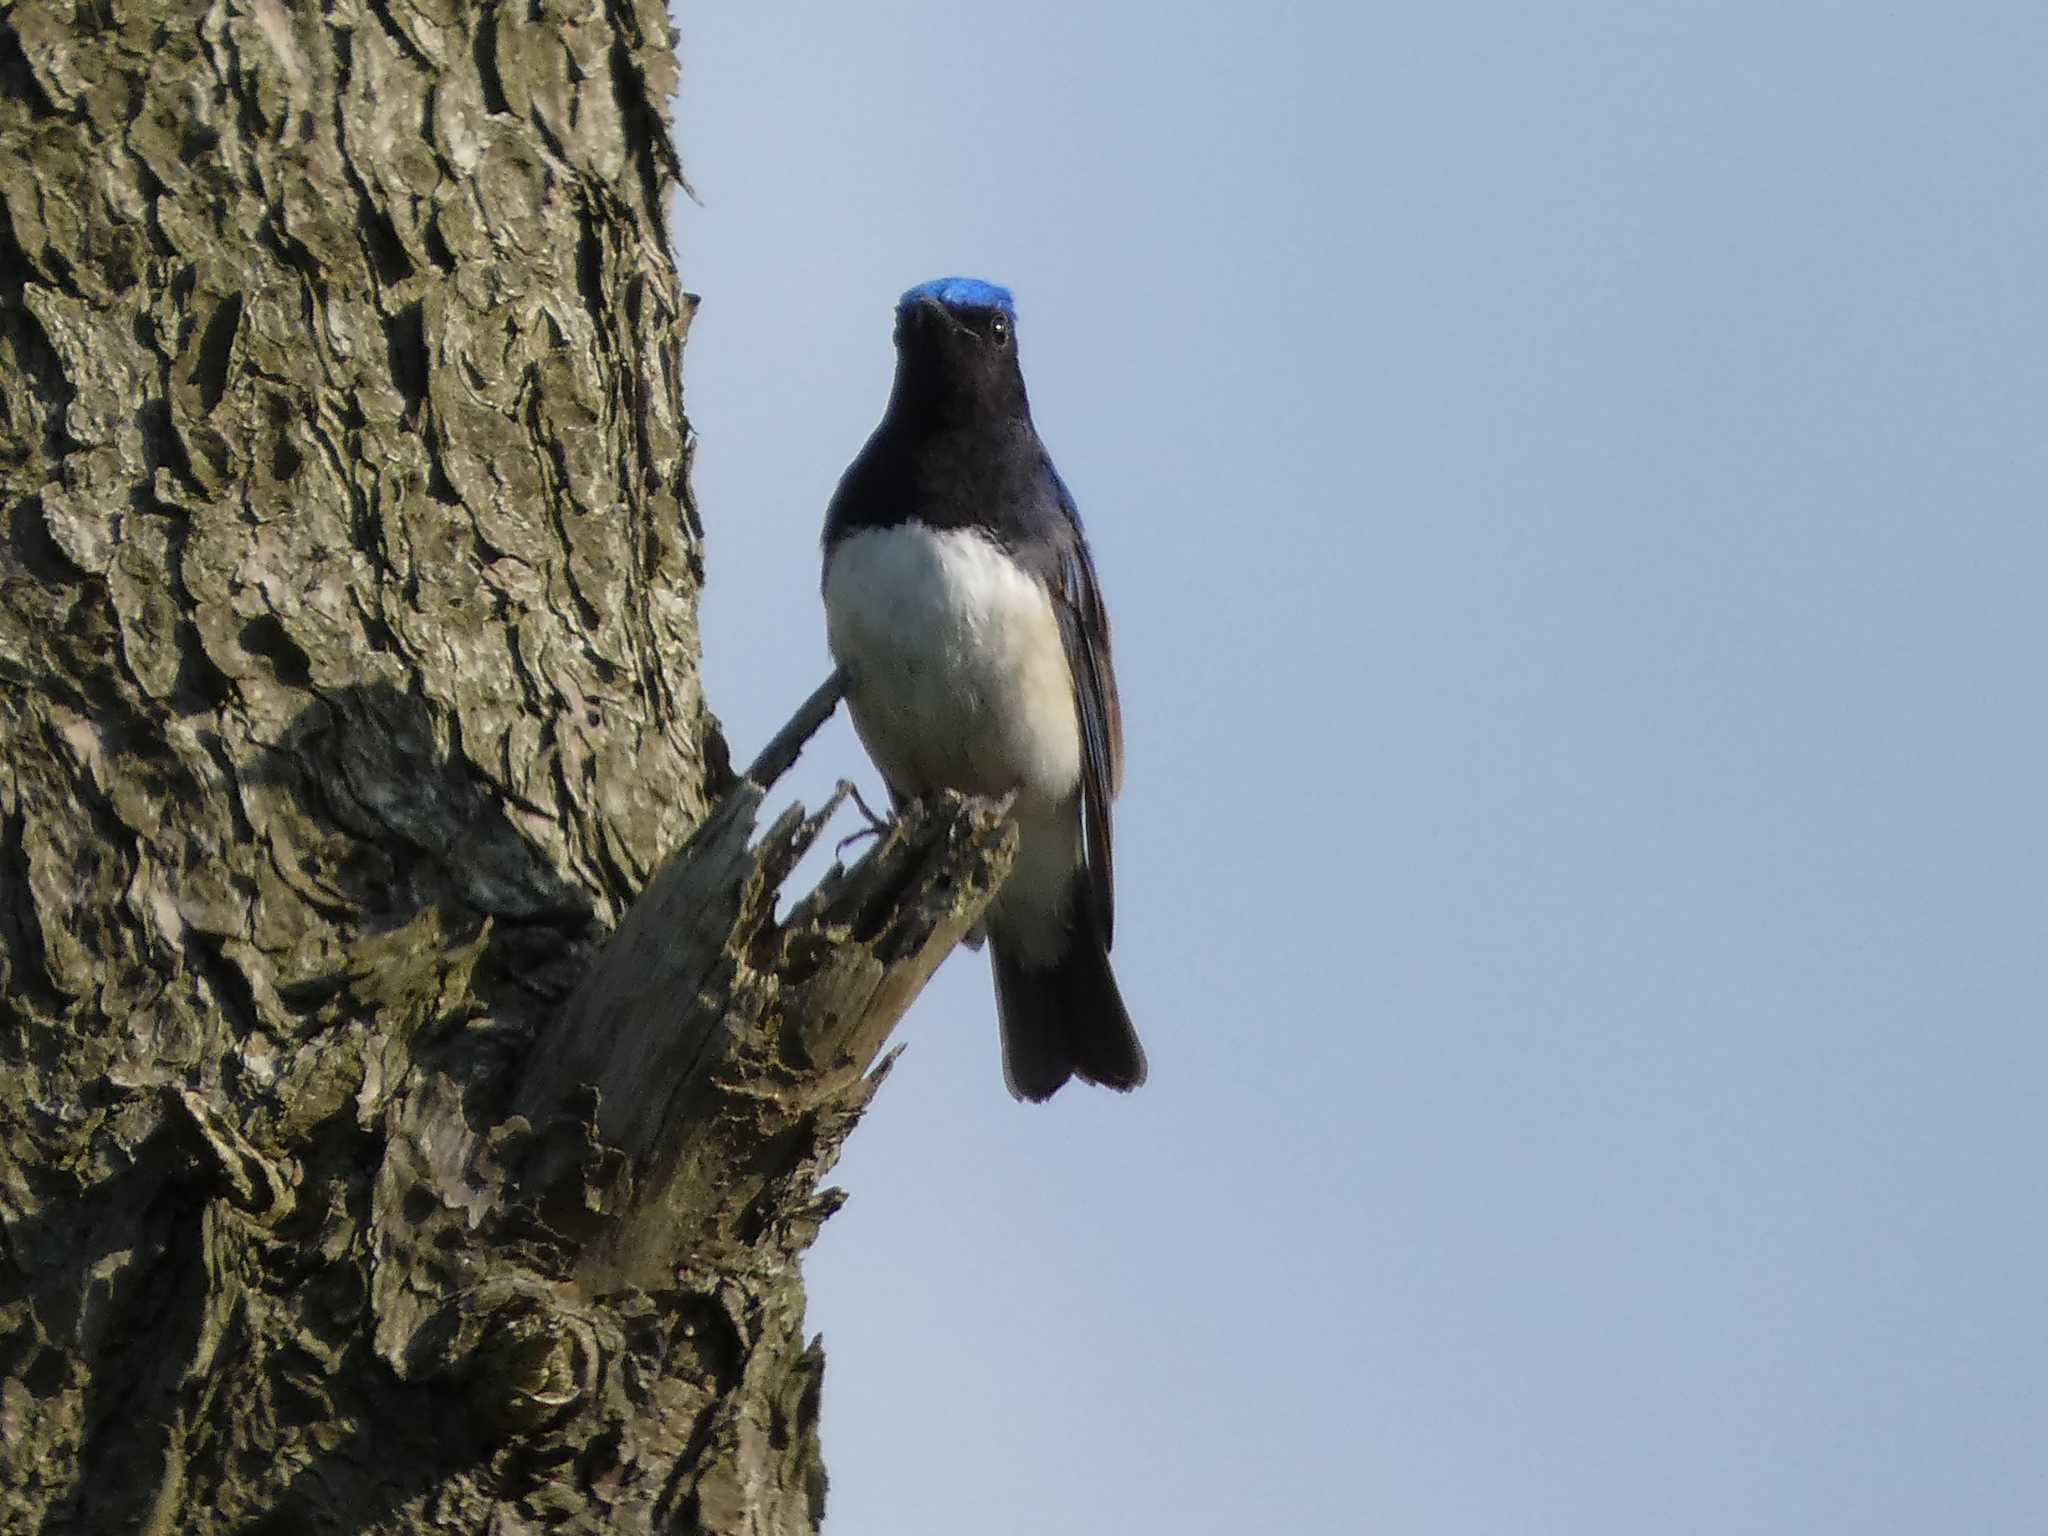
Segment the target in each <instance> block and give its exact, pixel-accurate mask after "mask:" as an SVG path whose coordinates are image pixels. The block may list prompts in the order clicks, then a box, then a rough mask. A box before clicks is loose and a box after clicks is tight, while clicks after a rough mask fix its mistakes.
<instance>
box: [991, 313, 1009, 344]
mask: <svg viewBox="0 0 2048 1536" xmlns="http://www.w3.org/2000/svg"><path fill="white" fill-rule="evenodd" d="M988 339H989V340H990V341H992V342H994V343H995V344H996V345H997V346H999V347H1000V346H1001V345H1002V344H1003V343H1004V342H1006V341H1008V340H1009V339H1010V322H1009V321H1007V320H1005V319H1004V318H1003V317H1002V316H1001V315H996V316H994V317H992V318H991V319H990V320H989V323H988Z"/></svg>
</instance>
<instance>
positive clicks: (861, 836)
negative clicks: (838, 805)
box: [832, 779, 889, 859]
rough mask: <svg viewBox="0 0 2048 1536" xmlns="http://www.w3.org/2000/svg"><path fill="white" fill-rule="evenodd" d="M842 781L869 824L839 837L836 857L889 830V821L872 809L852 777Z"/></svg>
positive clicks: (834, 850)
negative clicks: (857, 844) (855, 845)
mask: <svg viewBox="0 0 2048 1536" xmlns="http://www.w3.org/2000/svg"><path fill="white" fill-rule="evenodd" d="M841 782H842V783H843V784H844V785H845V786H846V793H847V794H848V795H849V796H850V797H852V800H853V803H854V805H855V806H856V807H857V808H858V809H859V811H860V813H861V815H863V816H865V817H866V818H867V821H868V824H867V825H866V826H864V827H862V828H861V829H860V830H859V831H858V832H849V833H848V834H847V835H846V836H844V837H842V838H841V839H839V841H838V843H837V844H835V845H834V846H833V849H832V857H833V858H835V859H836V858H838V857H839V856H840V855H841V854H843V853H844V852H846V850H847V849H848V848H851V847H852V846H853V845H854V844H856V843H862V842H866V841H867V840H868V839H869V838H871V837H880V836H881V835H882V834H883V833H884V832H886V831H888V830H889V823H888V822H886V821H884V820H883V819H882V818H881V817H879V816H877V815H876V814H875V813H874V812H873V811H872V810H870V809H869V808H868V803H867V801H865V800H863V799H862V798H861V795H860V786H859V785H858V784H855V783H854V782H853V780H851V779H844V780H842V781H841Z"/></svg>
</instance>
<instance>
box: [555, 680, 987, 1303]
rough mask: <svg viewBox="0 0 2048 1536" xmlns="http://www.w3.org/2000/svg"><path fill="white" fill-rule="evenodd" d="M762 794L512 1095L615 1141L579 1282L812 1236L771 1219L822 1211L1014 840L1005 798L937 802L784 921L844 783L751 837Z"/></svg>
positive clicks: (566, 1020)
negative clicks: (816, 807)
mask: <svg viewBox="0 0 2048 1536" xmlns="http://www.w3.org/2000/svg"><path fill="white" fill-rule="evenodd" d="M838 683H839V680H838V678H837V677H836V675H835V677H834V678H832V679H830V680H828V682H827V683H826V685H825V686H824V687H822V688H820V689H819V690H818V692H817V693H815V694H813V695H812V697H811V699H810V700H808V701H807V702H806V704H805V706H804V707H803V709H802V710H800V711H799V712H798V716H797V718H796V719H795V720H792V722H791V725H790V727H787V728H785V730H784V732H783V733H782V734H781V735H779V736H778V737H777V739H776V742H775V743H771V746H770V749H769V750H768V751H767V752H764V754H763V757H762V759H761V760H760V761H759V762H757V764H756V766H755V769H754V772H757V773H760V774H761V776H762V777H763V778H765V779H772V778H773V777H775V776H778V775H779V774H780V773H781V772H782V771H783V770H784V769H786V768H787V766H788V764H789V762H790V761H793V760H794V758H795V755H796V754H795V748H799V747H800V746H801V742H802V736H806V735H808V734H809V732H810V731H811V730H815V729H816V726H817V724H818V723H821V722H822V721H823V719H824V718H825V717H826V716H827V715H829V714H830V712H831V709H832V707H833V705H835V704H836V703H837V700H838V697H839V695H838V691H837V689H838ZM807 719H808V722H809V723H808V725H803V722H805V721H806V720H807ZM800 725H802V726H803V729H802V734H801V735H799V736H797V738H796V740H795V747H792V746H791V745H790V743H789V740H788V738H789V737H790V736H791V734H792V732H794V731H796V730H797V729H798V727H799V726H800ZM765 793H766V789H765V786H764V785H763V784H762V783H760V782H757V781H756V780H755V779H754V777H753V776H752V774H750V776H749V777H748V778H747V779H744V780H742V781H741V782H740V784H739V785H738V786H737V787H736V788H735V789H734V790H733V791H732V792H731V793H730V794H728V795H727V796H726V797H725V799H724V800H723V801H721V802H720V803H719V805H718V806H717V807H716V808H714V810H713V811H712V813H711V814H710V816H709V817H707V818H706V820H705V822H704V824H703V825H702V826H701V827H700V828H699V829H698V830H697V832H696V833H695V835H693V836H692V837H691V838H690V840H689V842H688V843H687V844H685V846H684V847H683V849H682V850H681V851H680V852H679V853H678V854H677V855H676V856H675V857H674V858H673V859H671V860H670V861H669V862H668V864H667V865H666V866H664V867H663V868H662V870H661V871H660V872H659V873H658V874H657V875H656V876H655V877H654V879H653V881H652V882H650V883H649V885H648V887H647V889H646V890H645V891H644V892H642V893H641V896H640V898H639V899H638V900H637V901H635V902H634V903H633V905H632V906H631V908H629V909H628V911H627V913H626V915H625V918H624V920H623V921H622V922H621V923H620V925H619V927H618V930H617V931H616V932H615V933H614V934H613V935H612V937H611V939H610V940H609V941H608V942H607V943H606V945H605V946H604V948H603V950H602V951H601V952H600V953H599V955H598V957H597V960H596V962H595V963H594V964H593V966H592V967H591V969H590V972H589V973H588V975H586V976H585V978H584V980H583V981H582V983H581V985H580V986H578V988H577V989H576V991H575V993H574V994H573V995H572V996H571V997H570V999H569V1001H568V1003H567V1004H566V1005H565V1006H564V1008H563V1009H562V1012H561V1014H560V1015H559V1017H558V1018H557V1019H556V1021H555V1022H554V1024H553V1025H552V1026H551V1027H550V1028H549V1029H548V1031H547V1033H546V1034H545V1035H544V1036H543V1037H542V1038H541V1040H540V1041H539V1043H538V1044H537V1046H536V1047H535V1050H534V1054H533V1056H532V1058H531V1060H530V1061H529V1063H528V1065H527V1067H526V1070H525V1073H524V1076H523V1078H522V1081H521V1084H520V1089H519V1093H518V1095H517V1102H516V1108H517V1109H518V1111H519V1112H520V1113H521V1114H523V1115H525V1116H526V1117H527V1118H528V1120H529V1121H531V1122H532V1123H533V1124H535V1125H536V1126H540V1125H543V1124H544V1123H546V1122H548V1121H549V1120H551V1119H552V1118H553V1117H556V1116H558V1115H561V1114H562V1113H563V1112H565V1111H569V1112H572V1113H583V1112H587V1113H588V1115H589V1117H590V1119H591V1120H592V1122H593V1128H594V1131H595V1135H596V1138H597V1141H598V1142H599V1143H601V1144H602V1145H603V1146H604V1147H605V1148H606V1149H608V1150H609V1151H610V1152H612V1153H615V1154H617V1155H616V1156H614V1157H611V1158H610V1159H608V1160H606V1161H604V1163H603V1165H602V1166H603V1169H608V1170H609V1171H608V1172H607V1171H593V1170H596V1169H598V1165H597V1164H592V1165H590V1167H589V1168H586V1170H585V1172H584V1175H583V1176H584V1177H587V1178H590V1179H593V1180H595V1181H597V1182H599V1183H601V1184H602V1185H603V1186H604V1187H601V1188H593V1189H586V1190H585V1191H584V1192H583V1199H582V1203H583V1204H584V1205H585V1206H586V1207H588V1208H590V1209H592V1210H599V1211H602V1212H604V1214H605V1217H606V1218H607V1219H606V1220H605V1221H604V1222H603V1223H602V1225H601V1228H600V1230H599V1232H598V1235H597V1237H596V1240H595V1241H594V1242H591V1243H590V1244H589V1245H588V1246H587V1247H586V1249H585V1254H584V1258H583V1261H582V1264H581V1266H580V1274H579V1278H580V1280H581V1282H582V1285H583V1287H584V1289H585V1290H586V1292H588V1293H591V1294H598V1293H602V1292H604V1291H608V1290H612V1289H616V1288H618V1287H621V1286H639V1287H643V1288H649V1289H658V1288H663V1287H666V1286H667V1285H669V1284H672V1283H673V1281H674V1278H675V1275H676V1272H677V1271H678V1270H679V1269H680V1270H684V1271H707V1270H711V1269H714V1268H716V1269H722V1270H724V1271H725V1272H728V1273H729V1272H730V1271H731V1270H732V1268H733V1267H734V1266H735V1265H738V1266H739V1267H741V1268H744V1267H746V1256H747V1255H748V1254H754V1255H756V1256H757V1257H758V1260H759V1261H760V1262H764V1263H771V1264H772V1263H778V1262H781V1258H782V1256H785V1255H794V1254H795V1253H798V1252H800V1251H801V1250H802V1248H803V1247H804V1246H805V1245H806V1243H807V1241H808V1236H807V1234H806V1233H802V1232H797V1231H793V1230H792V1231H775V1230H772V1229H776V1228H783V1227H788V1226H790V1225H791V1224H792V1223H797V1224H802V1225H804V1226H814V1225H815V1224H816V1222H817V1221H818V1220H820V1219H822V1217H823V1215H824V1214H825V1209H824V1207H822V1206H821V1205H820V1202H819V1200H818V1197H817V1196H816V1195H815V1194H814V1193H813V1188H814V1186H815V1183H816V1181H817V1179H818V1178H819V1177H820V1176H821V1175H822V1174H823V1173H824V1172H825V1170H826V1169H828V1168H829V1167H830V1166H831V1164H832V1162H833V1161H834V1159H835V1158H836V1156H837V1153H838V1148H839V1145H840V1142H841V1141H842V1140H843V1139H844V1137H845V1135H846V1133H847V1131H848V1130H850V1129H851V1127H852V1125H853V1122H854V1121H855V1119H857V1118H858V1116H859V1114H860V1111H861V1109H862V1108H863V1107H864V1106H865V1104H866V1102H867V1099H868V1097H869V1095H870V1094H871V1093H872V1091H873V1082H874V1078H872V1077H871V1076H870V1068H871V1067H872V1066H873V1065H874V1062H875V1059H876V1057H877V1055H878V1054H879V1053H880V1051H881V1048H882V1045H883V1043H884V1042H885V1041H886V1040H887V1038H888V1035H889V1031H890V1030H891V1029H893V1028H894V1027H895V1024H896V1021H897V1020H898V1019H900V1018H901V1017H902V1016H903V1013H904V1011H905V1010H906V1009H907V1008H908V1007H909V1006H910V1003H911V1001H912V1000H913V999H914V998H915V997H916V996H917V994H918V992H919V991H921V990H922V989H923V987H924V985H925V983H926V982H927V981H928V980H929V979H930V977H931V975H932V973H933V972H934V971H935V970H937V969H938V966H939V964H940V962H941V961H943V960H944V959H945V957H946V955H947V954H948V953H950V952H951V950H952V949H953V947H954V946H955V945H956V944H958V943H959V941H960V939H961V937H962V936H963V935H964V934H965V933H966V932H967V931H968V930H969V929H970V928H971V927H972V926H973V925H974V923H975V922H976V921H977V920H978V919H979V918H980V916H981V914H982V911H983V909H984V908H985V907H986V906H987V905H988V901H989V898H990V897H991V896H992V895H993V894H994V892H995V890H996V888H997V886H998V885H999V884H1000V883H1001V880H1002V877H1003V875H1004V874H1005V873H1007V871H1008V869H1009V865H1010V860H1011V857H1012V855H1013V853H1014V850H1015V843H1016V836H1015V832H1014V830H1013V828H1012V825H1011V823H1010V820H1009V817H1008V807H1007V805H1004V804H1001V803H996V802H991V801H986V800H968V799H964V798H962V797H960V796H957V795H945V796H941V797H939V798H937V799H935V800H933V801H932V802H930V803H927V804H920V805H917V806H913V807H911V808H910V809H908V810H907V811H905V812H904V814H903V816H902V817H901V818H900V819H899V820H898V822H897V823H896V824H895V825H894V826H893V827H891V829H890V830H889V832H888V833H887V834H886V835H885V836H884V837H883V838H882V839H881V840H880V841H879V842H878V843H877V845H876V846H875V847H874V848H873V849H872V850H871V851H870V852H869V853H868V855H867V856H866V857H865V858H863V859H862V860H860V862H859V863H857V864H856V865H854V866H853V867H852V868H851V869H847V868H844V867H839V866H835V867H834V869H833V870H832V871H831V872H830V873H829V874H828V875H827V876H826V877H825V879H824V880H823V881H821V882H820V883H819V885H818V887H817V889H816V890H815V891H813V892H812V893H811V894H810V895H808V896H807V897H805V898H804V899H803V900H802V901H800V902H799V903H797V904H796V906H795V907H794V908H793V909H792V910H791V911H790V912H789V914H788V916H787V917H785V918H784V919H783V920H782V921H780V922H778V921H777V920H776V917H775V902H776V896H777V893H778V892H779V890H780V888H781V885H782V882H783V881H784V880H785V879H786V878H787V877H788V875H789V873H790V871H791V870H792V869H793V868H794V867H795V866H796V864H797V862H798V860H800V859H801V858H802V857H803V856H804V854H805V853H806V852H807V851H808V850H809V849H810V848H811V846H812V845H813V844H814V843H815V842H816V840H817V838H818V836H819V834H820V833H821V832H822V831H823V829H824V826H825V823H826V821H827V820H828V819H829V818H830V816H831V815H832V813H833V811H834V810H836V809H837V807H838V805H839V804H840V803H841V800H842V799H843V797H844V796H843V791H842V793H841V794H840V795H835V796H834V797H833V799H832V800H831V801H830V802H828V803H827V804H826V806H825V807H824V808H823V809H822V810H820V811H819V812H818V813H817V814H815V815H811V816H805V815H804V814H803V813H802V812H801V810H800V809H798V808H795V807H792V808H791V809H790V810H789V811H787V812H785V813H784V814H783V815H782V816H781V817H780V818H779V819H778V820H777V821H776V822H775V824H774V825H773V826H772V827H771V828H769V830H768V832H767V833H766V835H765V836H763V837H762V838H761V839H760V840H759V841H758V842H756V841H754V829H755V826H756V823H757V820H758V817H759V814H760V809H761V803H762V800H763V798H764V796H765ZM770 1238H779V1239H780V1240H779V1241H764V1239H770Z"/></svg>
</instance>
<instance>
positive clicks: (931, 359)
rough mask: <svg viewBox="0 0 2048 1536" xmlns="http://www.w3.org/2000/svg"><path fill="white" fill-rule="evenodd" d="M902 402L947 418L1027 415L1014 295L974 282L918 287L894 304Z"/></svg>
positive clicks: (942, 282)
mask: <svg viewBox="0 0 2048 1536" xmlns="http://www.w3.org/2000/svg"><path fill="white" fill-rule="evenodd" d="M896 387H897V390H898V392H899V394H901V395H903V396H904V401H903V403H904V404H906V405H916V406H919V407H922V408H924V409H926V410H930V411H933V412H935V413H937V414H939V415H941V416H943V417H946V418H949V419H959V418H964V417H973V416H977V415H982V414H1001V415H1014V414H1018V413H1025V414H1028V412H1029V410H1030V407H1029V405H1028V403H1027V402H1026V399H1025V395H1024V373H1023V370H1022V369H1021V368H1019V367H1018V365H1017V308H1016V305H1015V303H1014V302H1013V301H1012V300H1011V298H1010V290H1009V289H1007V288H999V287H997V286H996V285H995V284H994V283H985V282H982V281H981V280H980V279H979V278H973V277H941V278H936V279H934V280H933V281H931V282H929V283H919V284H918V285H917V286H916V287H915V288H913V289H911V290H910V291H909V292H908V293H906V294H904V295H903V297H902V298H901V299H899V300H898V301H897V303H896Z"/></svg>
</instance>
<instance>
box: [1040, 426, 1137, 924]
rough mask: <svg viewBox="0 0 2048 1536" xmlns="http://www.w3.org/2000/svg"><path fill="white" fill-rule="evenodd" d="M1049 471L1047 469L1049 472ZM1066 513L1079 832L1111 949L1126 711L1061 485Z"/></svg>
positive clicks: (1063, 592)
mask: <svg viewBox="0 0 2048 1536" xmlns="http://www.w3.org/2000/svg"><path fill="white" fill-rule="evenodd" d="M1048 467H1049V466H1048ZM1052 480H1053V484H1054V485H1055V486H1056V487H1057V488H1058V492H1059V499H1060V505H1061V510H1062V511H1063V512H1064V513H1065V514H1066V519H1067V522H1068V524H1069V525H1070V526H1071V528H1072V530H1073V537H1072V538H1071V539H1067V540H1062V541H1061V544H1062V547H1061V549H1060V551H1059V561H1058V565H1057V566H1056V568H1055V569H1054V571H1053V572H1052V576H1053V582H1052V586H1053V595H1054V597H1055V598H1056V599H1057V601H1056V602H1055V604H1054V607H1055V609H1056V611H1057V612H1058V614H1059V619H1060V638H1061V640H1062V641H1063V642H1064V643H1065V646H1066V652H1067V667H1068V670H1069V671H1070V672H1072V674H1073V678H1074V708H1075V712H1076V714H1077V715H1078V716H1079V717H1080V722H1081V833H1082V845H1083V848H1084V850H1085V852H1086V857H1087V862H1088V883H1089V886H1090V889H1091V892H1092V894H1093V896H1094V903H1093V905H1094V908H1095V914H1094V915H1095V920H1096V922H1097V924H1098V926H1099V927H1100V929H1101V933H1102V943H1103V947H1104V948H1107V947H1108V946H1109V943H1110V939H1111V937H1112V935H1113V933H1114V931H1115V927H1116V902H1115V884H1116V882H1115V862H1114V857H1113V852H1112V848H1111V837H1110V814H1109V808H1110V802H1111V801H1113V800H1114V799H1115V798H1116V795H1117V791H1118V790H1120V789H1121V788H1122V787H1123V776H1124V765H1123V759H1124V728H1123V712H1122V710H1121V708H1120V707H1119V705H1118V702H1117V693H1116V672H1115V670H1114V669H1113V668H1112V666H1111V664H1110V655H1109V613H1108V610H1107V609H1105V608H1104V607H1103V603H1102V589H1101V586H1100V585H1099V583H1098V582H1097V581H1096V577H1095V562H1094V560H1093V559H1092V558H1091V557H1090V556H1089V553H1088V542H1087V540H1086V539H1085V538H1084V537H1083V536H1082V533H1081V519H1080V514H1079V513H1078V512H1077V511H1076V510H1075V507H1074V498H1073V497H1072V496H1071V495H1070V494H1069V493H1068V491H1067V488H1066V486H1065V485H1064V484H1063V483H1062V482H1061V481H1060V478H1059V476H1058V474H1057V473H1055V474H1054V475H1053V477H1052Z"/></svg>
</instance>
